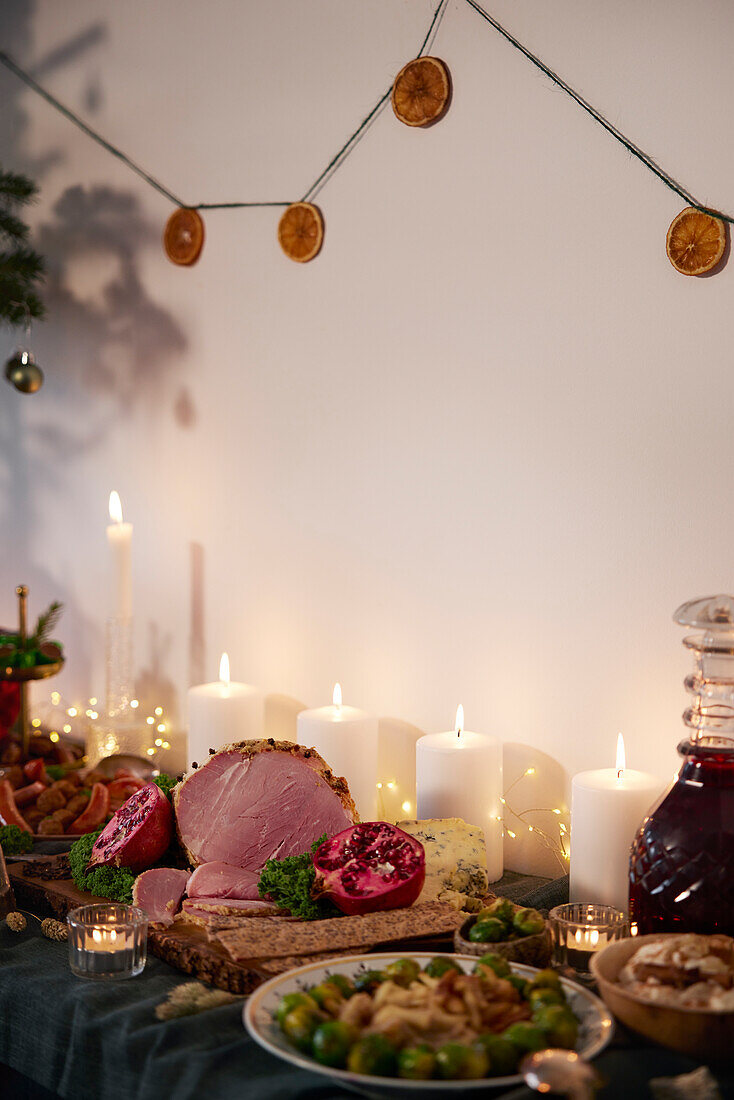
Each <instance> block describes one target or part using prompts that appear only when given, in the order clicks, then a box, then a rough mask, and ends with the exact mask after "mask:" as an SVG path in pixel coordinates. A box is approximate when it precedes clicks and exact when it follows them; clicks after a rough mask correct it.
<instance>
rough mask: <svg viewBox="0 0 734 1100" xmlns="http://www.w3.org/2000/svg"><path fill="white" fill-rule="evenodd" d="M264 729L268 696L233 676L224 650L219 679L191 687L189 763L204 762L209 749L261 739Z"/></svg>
mask: <svg viewBox="0 0 734 1100" xmlns="http://www.w3.org/2000/svg"><path fill="white" fill-rule="evenodd" d="M264 732H265V696H264V695H263V693H262V692H261V691H259V690H258V688H255V687H251V686H250V684H237V683H233V682H232V681H231V680H230V678H229V657H228V656H227V654H226V653H223V654H222V659H221V661H220V663H219V680H218V681H216V682H215V683H213V684H199V685H198V686H197V687H192V688H189V754H188V755H189V765H190V764H192V763H193V762H194V761H196V763H197V764H203V763H204V762H205V761H206V760H207V759H208V757H209V749H221V748H222V746H223V745H229V744H230V743H231V742H233V741H249V740H257V739H258V738H260V737H263V736H264Z"/></svg>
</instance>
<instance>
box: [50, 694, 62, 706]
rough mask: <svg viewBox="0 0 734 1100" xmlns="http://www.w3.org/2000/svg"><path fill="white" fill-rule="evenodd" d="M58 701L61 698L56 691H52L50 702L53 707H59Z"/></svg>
mask: <svg viewBox="0 0 734 1100" xmlns="http://www.w3.org/2000/svg"><path fill="white" fill-rule="evenodd" d="M60 699H61V696H60V695H59V693H58V691H52V692H51V702H52V703H53V705H54V706H55V707H57V706H58V705H59V700H60Z"/></svg>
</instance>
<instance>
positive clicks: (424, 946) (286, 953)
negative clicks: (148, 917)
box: [8, 857, 462, 994]
mask: <svg viewBox="0 0 734 1100" xmlns="http://www.w3.org/2000/svg"><path fill="white" fill-rule="evenodd" d="M54 858H55V857H51V858H50V859H49V860H45V861H44V867H45V870H44V874H47V873H48V868H49V864H50V863H51V862H52V861H53V859H54ZM33 869H34V868H33V863H32V862H31V861H26V862H20V861H18V862H15V863H9V864H8V874H9V876H10V881H11V883H12V885H13V888H14V890H15V894H16V898H17V903H18V905H19V906H20V907H21V908H26V909H32V910H33V911H35V912H39V911H42V910H47V911H50V912H52V913H53V915H54V916H56V917H57V918H59V919H61V920H63V919H64V918H65V917H66V914H67V913H68V912H69V911H70V910H71V909H73V908H75V907H76V906H78V905H88V904H90V903H92V902H94V901H104V899H99V898H94V897H92V896H91V895H90V894H87V893H83V892H82V891H81V890H78V889H77V887H76V886H75V885H74V883H73V882H72V881H71V880H70V879H53V880H51V881H49V880H48V879H47V878H41V877H40V876H38V875H34V874H33V873H32V872H33ZM39 870H40V868H39ZM461 920H462V917H461V914H459V913H457V911H456V910H454V909H451V908H450V907H449V906H446V905H443V904H441V903H439V902H429V903H426V904H419V905H415V906H412V907H411V908H410V909H402V910H399V909H398V910H393V911H392V912H390V913H373V914H366V915H364V916H362V917H358V918H355V917H343V918H336V919H333V920H322V921H312V922H309V923H307V924H304V923H303V922H297V921H293V920H292V919H291V918H288V917H278V916H270V917H254V918H249V920H248V921H247V923H246V925H245V922H243V921H240V922H239V923H236V924H233V925H232V926H230V927H220V928H209V929H207V928H204V927H201V926H200V925H198V924H196V923H194V922H193V921H188V920H187V919H186V918H185V917H184V918H179V919H177V920H176V921H174V923H173V924H171V925H170V926H169V927H168V928H155V927H151V928H150V931H149V933H148V948H149V950H150V951H151V952H152V953H153V954H154V955H157V956H158V957H159V958H161V959H163V960H164V961H165V962H167V963H169V964H170V965H171V966H174V967H176V968H177V969H178V970H181V971H183V972H184V973H185V974H190V975H192V976H193V977H196V978H199V979H201V980H202V981H206V982H210V983H211V984H212V985H214V986H217V988H219V989H226V990H228V991H229V992H230V993H239V994H247V993H251V992H252V990H253V989H255V988H256V987H257V986H258V985H260V983H261V982H263V981H266V980H267V979H268V978H272V977H273V976H274V975H275V974H279V973H282V972H283V971H286V970H289V969H291V968H292V967H294V966H301V965H303V964H305V963H309V962H318V961H321V960H327V959H328V958H330V957H336V956H338V955H342V956H343V955H350V954H355V955H357V954H363V953H364V952H365V951H370V950H372V949H375V950H377V949H379V948H381V947H383V946H384V945H385V944H390V945H391V947H393V946H394V947H395V949H396V950H403V949H405V950H433V949H437V950H438V949H441V948H450V947H451V943H452V939H453V933H454V929H455V928H457V927H458V925H459V924H460V923H461ZM221 922H222V923H223V924H224V925H225V926H226V923H227V922H226V919H225V918H221ZM335 925H338V926H342V927H340V935H339V936H337V937H335V933H334V926H335ZM243 926H244V927H243ZM319 926H321V927H319ZM343 926H346V927H343ZM248 938H249V942H251V944H252V946H251V947H250V946H248ZM222 939H223V940H224V942H222ZM225 943H227V944H228V945H229V947H230V950H227V948H226V947H225V946H224V944H225ZM289 944H290V945H292V946H291V947H290V948H289ZM327 944H330V949H325V948H326V945H327ZM338 945H342V946H338ZM248 951H258V952H259V954H257V955H255V954H253V955H248V953H247V952H248ZM233 953H234V955H236V956H237V957H233Z"/></svg>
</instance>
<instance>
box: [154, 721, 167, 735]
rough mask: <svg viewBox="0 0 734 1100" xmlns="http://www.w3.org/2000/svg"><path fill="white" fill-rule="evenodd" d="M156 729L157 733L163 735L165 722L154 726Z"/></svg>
mask: <svg viewBox="0 0 734 1100" xmlns="http://www.w3.org/2000/svg"><path fill="white" fill-rule="evenodd" d="M156 729H157V730H158V732H159V733H165V732H166V723H165V722H159V723H158V725H157V726H156Z"/></svg>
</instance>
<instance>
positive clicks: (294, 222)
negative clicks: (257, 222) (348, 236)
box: [278, 202, 324, 264]
mask: <svg viewBox="0 0 734 1100" xmlns="http://www.w3.org/2000/svg"><path fill="white" fill-rule="evenodd" d="M278 240H279V241H280V247H281V248H282V249H283V251H284V252H285V254H286V256H288V257H289V258H290V259H291V260H295V261H296V263H299V264H305V263H308V261H309V260H312V259H313V258H314V256H316V255H317V254H318V251H319V249H320V248H321V245H322V244H323V240H324V219H323V218H322V216H321V211H320V210H319V208H318V206H313V205H312V204H311V203H310V202H294V203H292V205H291V206H289V207H288V209H287V210H286V212H285V213H284V214H283V217H282V218H281V219H280V222H279V223H278Z"/></svg>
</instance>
